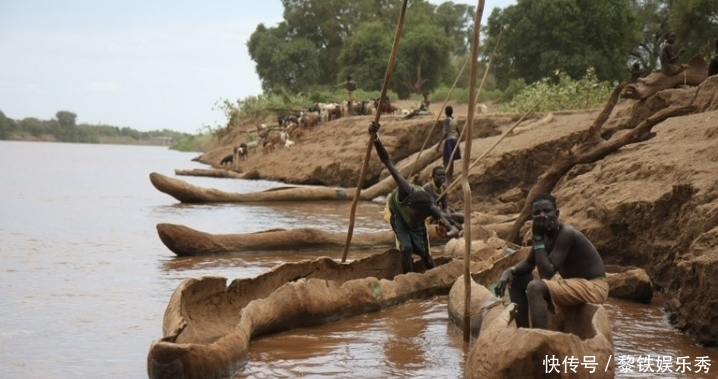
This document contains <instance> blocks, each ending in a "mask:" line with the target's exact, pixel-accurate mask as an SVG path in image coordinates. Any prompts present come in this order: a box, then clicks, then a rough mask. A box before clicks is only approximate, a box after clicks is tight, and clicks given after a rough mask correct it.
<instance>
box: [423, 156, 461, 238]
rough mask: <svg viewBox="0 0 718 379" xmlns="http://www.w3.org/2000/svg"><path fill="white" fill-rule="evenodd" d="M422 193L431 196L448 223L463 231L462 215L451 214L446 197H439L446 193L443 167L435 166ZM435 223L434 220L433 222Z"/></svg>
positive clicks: (458, 213)
mask: <svg viewBox="0 0 718 379" xmlns="http://www.w3.org/2000/svg"><path fill="white" fill-rule="evenodd" d="M424 191H426V192H428V193H429V195H431V198H432V199H433V200H434V203H435V204H436V205H437V206H438V207H439V209H441V211H442V212H443V214H444V217H446V218H447V219H448V220H449V222H451V223H452V224H453V225H454V226H456V227H457V228H458V229H459V230H461V229H463V227H462V225H463V224H464V214H463V213H461V212H453V211H452V210H451V209H449V201H448V200H447V198H446V196H441V198H440V199H439V196H440V195H441V194H443V193H444V192H446V169H445V168H444V167H443V166H436V167H434V168H433V169H432V170H431V180H430V181H429V182H428V183H426V184H424ZM434 222H436V220H434Z"/></svg>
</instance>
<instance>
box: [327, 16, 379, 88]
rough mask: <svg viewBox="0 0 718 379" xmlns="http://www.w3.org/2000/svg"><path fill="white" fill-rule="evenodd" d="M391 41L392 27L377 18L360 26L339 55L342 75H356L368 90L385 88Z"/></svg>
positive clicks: (361, 86) (353, 76) (345, 42)
mask: <svg viewBox="0 0 718 379" xmlns="http://www.w3.org/2000/svg"><path fill="white" fill-rule="evenodd" d="M391 44H392V39H391V34H390V30H389V29H388V28H387V27H386V26H385V25H384V23H382V22H380V21H376V22H368V23H365V24H362V25H361V26H359V28H357V30H356V32H355V33H354V34H353V35H352V36H351V37H349V38H347V39H346V40H345V41H344V46H343V48H342V51H341V53H340V54H339V64H341V66H342V69H341V72H340V75H341V78H346V76H347V75H352V78H353V79H354V80H356V81H357V82H358V83H359V87H360V88H362V89H364V90H367V91H377V90H381V87H382V84H383V82H384V74H385V73H386V64H387V61H388V57H389V54H390V53H391ZM341 78H340V79H339V80H341Z"/></svg>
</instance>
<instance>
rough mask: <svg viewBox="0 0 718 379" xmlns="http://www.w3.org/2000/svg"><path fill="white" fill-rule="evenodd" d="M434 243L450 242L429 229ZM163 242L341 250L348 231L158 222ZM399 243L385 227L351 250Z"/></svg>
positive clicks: (355, 241) (209, 251)
mask: <svg viewBox="0 0 718 379" xmlns="http://www.w3.org/2000/svg"><path fill="white" fill-rule="evenodd" d="M428 230H429V241H430V242H431V244H432V246H439V245H443V244H445V243H446V241H447V239H446V238H441V237H439V236H438V235H437V234H436V230H435V228H432V227H430V228H428ZM472 230H476V232H473V231H472V235H474V236H476V235H482V234H481V233H483V234H486V232H485V231H483V230H481V227H480V226H476V227H472ZM157 234H158V235H159V237H160V240H161V241H162V243H163V244H164V245H165V246H167V248H168V249H170V251H172V252H173V253H175V254H177V255H178V256H201V255H216V254H224V253H240V252H253V251H272V250H299V249H314V250H320V249H341V248H343V247H344V246H345V244H346V240H347V237H346V236H347V235H346V232H332V231H327V230H322V229H316V228H299V229H290V230H285V229H273V230H267V231H262V232H256V233H238V234H210V233H205V232H202V231H199V230H196V229H192V228H189V227H187V226H183V225H177V224H168V223H160V224H157ZM394 246H395V240H394V232H392V231H391V230H383V231H376V232H366V233H355V234H354V235H353V236H352V241H351V244H350V246H349V247H350V249H355V250H356V249H371V248H382V247H385V248H389V247H394Z"/></svg>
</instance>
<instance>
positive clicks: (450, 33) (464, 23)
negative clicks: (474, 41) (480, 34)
mask: <svg viewBox="0 0 718 379" xmlns="http://www.w3.org/2000/svg"><path fill="white" fill-rule="evenodd" d="M475 13H476V7H473V6H470V5H467V4H455V3H453V2H451V1H447V2H444V3H441V4H439V6H437V7H436V10H435V11H434V16H433V19H434V21H435V22H436V23H437V24H438V25H439V26H440V27H441V28H442V29H443V30H444V34H445V35H446V36H447V37H449V38H450V39H451V40H452V41H453V45H454V46H453V49H452V53H453V54H454V55H464V54H466V53H468V52H469V47H470V46H471V33H472V32H473V29H474V14H475Z"/></svg>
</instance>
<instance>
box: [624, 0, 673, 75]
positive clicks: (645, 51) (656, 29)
mask: <svg viewBox="0 0 718 379" xmlns="http://www.w3.org/2000/svg"><path fill="white" fill-rule="evenodd" d="M631 6H632V8H633V11H634V14H635V17H636V19H637V20H638V23H639V24H640V25H642V27H641V28H640V33H641V35H642V40H641V41H639V43H638V44H637V45H636V46H635V47H634V48H633V50H632V51H631V53H630V57H631V58H630V59H629V60H633V61H637V62H639V63H640V64H641V67H643V68H645V69H647V70H648V71H652V70H653V69H655V68H656V66H657V63H658V56H659V55H660V54H661V47H662V46H663V39H664V35H665V34H666V33H667V32H668V15H669V9H668V4H667V1H666V0H633V1H632V2H631Z"/></svg>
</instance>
